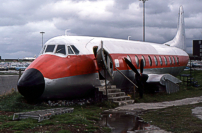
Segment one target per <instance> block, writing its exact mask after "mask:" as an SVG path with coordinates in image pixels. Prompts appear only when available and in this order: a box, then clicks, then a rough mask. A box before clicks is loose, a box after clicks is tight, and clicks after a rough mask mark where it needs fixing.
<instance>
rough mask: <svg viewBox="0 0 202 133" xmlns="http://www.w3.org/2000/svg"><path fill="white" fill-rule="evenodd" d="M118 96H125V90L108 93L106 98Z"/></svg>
mask: <svg viewBox="0 0 202 133" xmlns="http://www.w3.org/2000/svg"><path fill="white" fill-rule="evenodd" d="M119 96H125V92H115V93H108V98H110V97H119Z"/></svg>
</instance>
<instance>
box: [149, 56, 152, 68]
mask: <svg viewBox="0 0 202 133" xmlns="http://www.w3.org/2000/svg"><path fill="white" fill-rule="evenodd" d="M148 59H149V65H150V66H152V60H151V57H150V56H148Z"/></svg>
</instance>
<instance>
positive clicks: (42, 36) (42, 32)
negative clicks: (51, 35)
mask: <svg viewBox="0 0 202 133" xmlns="http://www.w3.org/2000/svg"><path fill="white" fill-rule="evenodd" d="M40 33H41V34H42V48H43V34H44V33H45V32H43V31H41V32H40Z"/></svg>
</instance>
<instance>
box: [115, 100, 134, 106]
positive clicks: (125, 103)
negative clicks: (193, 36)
mask: <svg viewBox="0 0 202 133" xmlns="http://www.w3.org/2000/svg"><path fill="white" fill-rule="evenodd" d="M114 102H115V103H118V104H119V106H123V105H127V104H133V103H134V100H125V101H114Z"/></svg>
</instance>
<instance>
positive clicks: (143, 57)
mask: <svg viewBox="0 0 202 133" xmlns="http://www.w3.org/2000/svg"><path fill="white" fill-rule="evenodd" d="M142 59H143V64H144V67H145V66H146V62H145V58H144V56H142Z"/></svg>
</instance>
